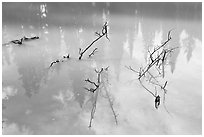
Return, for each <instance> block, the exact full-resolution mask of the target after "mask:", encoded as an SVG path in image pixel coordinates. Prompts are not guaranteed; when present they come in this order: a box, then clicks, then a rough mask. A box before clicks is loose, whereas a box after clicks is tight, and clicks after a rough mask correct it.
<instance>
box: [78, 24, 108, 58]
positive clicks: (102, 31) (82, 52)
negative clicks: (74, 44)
mask: <svg viewBox="0 0 204 137" xmlns="http://www.w3.org/2000/svg"><path fill="white" fill-rule="evenodd" d="M107 26H108V25H107V22H105V24H104V25H103V27H102V30H101V34H99V33H98V32H96V33H95V34H96V35H97V36H98V37H97V38H96V39H95V40H94V41H92V42H91V44H90V45H89V46H87V47H86V48H85V49H84V50H83V51H81V50H79V60H81V59H82V56H83V54H84V53H85V52H86V51H87V50H88V49H89V48H90V47H91V46H92V45H93V44H94V43H95V42H96V41H98V40H99V39H101V38H102V37H103V36H106V38H107V39H108V40H109V38H108V35H107V33H108V29H107Z"/></svg>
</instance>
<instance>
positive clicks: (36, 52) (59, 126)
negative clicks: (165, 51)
mask: <svg viewBox="0 0 204 137" xmlns="http://www.w3.org/2000/svg"><path fill="white" fill-rule="evenodd" d="M106 21H107V22H108V27H109V29H108V32H109V33H108V35H109V38H110V41H108V40H107V39H105V38H102V39H100V40H99V41H97V42H96V43H95V44H94V45H93V47H91V48H90V50H89V51H88V52H87V53H85V54H84V56H83V59H82V60H80V61H79V60H78V57H79V54H78V52H79V48H85V47H86V46H87V45H89V44H90V43H91V42H92V41H93V40H94V39H95V38H96V36H95V34H94V33H95V32H96V31H100V30H101V27H102V26H103V24H104V22H106ZM169 30H172V32H171V35H172V39H171V41H170V42H169V43H168V46H169V47H172V48H173V47H179V48H178V49H177V50H175V52H173V53H172V55H171V56H170V63H169V65H168V66H167V68H166V70H165V78H166V79H167V80H168V82H169V85H168V92H167V95H166V105H167V107H168V109H169V111H170V113H171V116H170V115H169V114H168V113H167V112H166V111H165V109H164V107H162V106H161V107H160V108H159V109H158V110H156V109H155V108H154V106H153V102H154V99H153V98H151V96H149V95H148V93H147V92H146V91H145V89H144V88H142V87H141V85H139V82H138V81H134V79H137V75H136V74H134V73H132V72H131V71H129V70H127V68H125V66H129V65H131V66H133V68H136V69H137V70H139V67H140V66H141V65H142V66H143V65H144V64H145V63H146V61H147V50H148V49H149V48H150V47H153V46H155V45H160V44H161V43H162V42H164V41H165V40H166V39H167V34H168V31H169ZM23 36H27V37H33V36H39V37H40V39H37V40H33V41H28V42H25V43H23V44H22V45H20V46H18V45H15V44H12V43H9V41H11V40H16V39H20V38H22V37H23ZM201 43H202V3H117V2H116V3H68V2H67V3H57V2H56V3H51V2H50V3H49V2H48V3H39V2H35V3H29V2H28V3H20V2H19V3H6V2H3V3H2V120H3V121H4V122H3V127H4V128H3V134H68V135H70V134H136V135H138V134H165V135H166V134H201V133H202V76H201V75H202V44H201ZM96 47H97V48H98V52H96V54H95V55H94V56H92V57H91V58H88V55H89V54H90V51H92V50H93V49H94V48H96ZM67 53H69V54H70V55H71V57H70V59H63V60H64V61H63V62H60V63H57V64H54V65H53V66H52V67H51V68H49V66H50V63H51V62H52V61H55V60H57V59H62V57H63V55H66V54H67ZM108 66H109V71H108V73H107V74H104V77H105V78H106V77H107V76H108V80H109V83H110V84H109V86H108V90H109V92H110V94H111V96H112V98H113V99H114V107H115V109H116V111H117V113H118V114H119V116H118V121H119V124H118V125H117V126H116V125H115V123H114V118H113V116H112V113H111V110H110V108H109V105H108V102H107V99H106V98H104V97H103V96H104V95H103V94H104V93H103V92H101V94H100V95H99V99H98V102H97V109H96V113H95V117H94V120H93V126H92V128H91V129H89V128H88V124H89V119H90V115H91V114H90V112H91V106H92V104H91V103H92V102H94V100H95V98H94V96H93V94H91V93H89V92H88V91H87V90H85V87H91V86H90V85H89V84H87V83H86V82H85V81H84V80H85V79H87V78H89V79H91V80H94V81H96V80H97V75H96V73H95V71H94V70H95V69H100V68H101V67H104V68H105V67H108ZM102 78H103V77H102ZM147 129H148V130H147Z"/></svg>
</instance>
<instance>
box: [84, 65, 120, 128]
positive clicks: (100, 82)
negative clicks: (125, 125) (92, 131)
mask: <svg viewBox="0 0 204 137" xmlns="http://www.w3.org/2000/svg"><path fill="white" fill-rule="evenodd" d="M108 68H109V66H108V67H106V68H101V69H100V70H97V69H95V72H96V74H97V82H93V81H91V80H90V79H86V80H85V81H86V82H89V83H90V84H92V85H94V86H95V88H90V89H88V88H85V89H86V90H87V91H89V92H92V93H93V95H94V102H93V105H92V109H91V117H90V121H89V128H91V126H92V121H93V119H94V115H95V112H96V104H97V98H98V94H99V92H100V91H101V89H102V88H103V89H104V90H105V93H106V97H105V98H107V99H108V102H109V105H110V108H111V110H112V113H113V116H114V119H115V123H116V125H117V124H118V120H117V116H118V115H117V114H116V113H115V110H114V108H113V100H112V99H111V97H110V95H109V93H108V90H107V88H106V86H105V81H104V80H102V78H101V75H103V74H104V73H103V72H105V71H108Z"/></svg>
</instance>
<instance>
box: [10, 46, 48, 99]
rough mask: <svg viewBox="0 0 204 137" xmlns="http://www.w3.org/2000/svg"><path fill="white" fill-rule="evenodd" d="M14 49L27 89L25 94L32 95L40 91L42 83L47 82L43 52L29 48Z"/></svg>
mask: <svg viewBox="0 0 204 137" xmlns="http://www.w3.org/2000/svg"><path fill="white" fill-rule="evenodd" d="M13 51H14V53H15V57H14V58H15V59H14V62H15V63H16V65H17V66H18V72H19V75H21V77H20V80H21V81H22V86H23V87H24V89H25V92H26V93H25V94H26V95H27V96H28V97H31V96H32V95H33V94H36V93H38V92H39V89H40V86H41V84H42V83H44V82H46V79H47V70H46V69H45V65H44V64H45V62H44V57H43V54H42V53H41V52H37V51H35V52H34V51H33V50H31V49H29V48H24V49H22V48H18V49H17V48H16V49H15V50H13ZM22 52H23V55H22ZM33 54H35V55H33Z"/></svg>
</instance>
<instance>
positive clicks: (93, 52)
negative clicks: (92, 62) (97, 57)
mask: <svg viewBox="0 0 204 137" xmlns="http://www.w3.org/2000/svg"><path fill="white" fill-rule="evenodd" d="M97 49H98V48H95V49H94V50H93V51H92V52H91V53H90V54H89V58H90V57H91V56H93V55H94V54H95V53H96V52H98V51H97Z"/></svg>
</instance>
